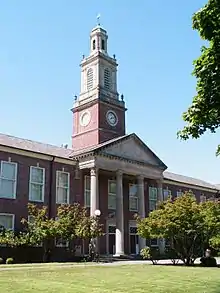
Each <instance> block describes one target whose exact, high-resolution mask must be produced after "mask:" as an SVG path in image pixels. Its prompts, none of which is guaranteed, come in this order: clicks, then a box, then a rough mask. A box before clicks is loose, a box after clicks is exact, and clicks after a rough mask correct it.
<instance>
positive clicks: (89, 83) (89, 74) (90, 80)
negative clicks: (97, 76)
mask: <svg viewBox="0 0 220 293" xmlns="http://www.w3.org/2000/svg"><path fill="white" fill-rule="evenodd" d="M92 88H93V70H92V68H89V69H88V71H87V90H88V91H90V90H92Z"/></svg>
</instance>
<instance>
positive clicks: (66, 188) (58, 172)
mask: <svg viewBox="0 0 220 293" xmlns="http://www.w3.org/2000/svg"><path fill="white" fill-rule="evenodd" d="M60 174H67V182H68V187H63V186H58V181H59V180H58V178H59V175H60ZM59 188H62V189H65V190H67V202H59V201H58V189H59ZM69 202H70V173H69V172H65V171H60V170H57V171H56V203H57V204H69Z"/></svg>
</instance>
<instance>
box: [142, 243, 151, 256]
mask: <svg viewBox="0 0 220 293" xmlns="http://www.w3.org/2000/svg"><path fill="white" fill-rule="evenodd" d="M140 254H141V256H142V258H143V259H151V254H150V247H148V246H146V247H145V248H143V249H141V251H140Z"/></svg>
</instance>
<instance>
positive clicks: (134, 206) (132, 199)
mask: <svg viewBox="0 0 220 293" xmlns="http://www.w3.org/2000/svg"><path fill="white" fill-rule="evenodd" d="M129 209H130V211H134V212H137V211H138V190H137V185H136V184H130V185H129Z"/></svg>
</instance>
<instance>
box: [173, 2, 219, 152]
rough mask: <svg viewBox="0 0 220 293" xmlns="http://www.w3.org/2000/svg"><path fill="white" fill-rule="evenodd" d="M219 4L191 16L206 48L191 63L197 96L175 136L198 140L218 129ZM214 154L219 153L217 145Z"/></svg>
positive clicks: (211, 4) (210, 5)
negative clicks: (206, 44)
mask: <svg viewBox="0 0 220 293" xmlns="http://www.w3.org/2000/svg"><path fill="white" fill-rule="evenodd" d="M219 24H220V2H219V0H209V1H208V3H207V4H206V5H205V6H204V7H203V8H202V9H200V10H199V11H198V12H197V13H195V14H194V15H193V29H195V30H197V31H198V32H199V35H200V37H201V38H202V39H203V40H205V41H207V42H208V44H209V46H208V47H206V46H203V47H202V49H201V56H200V57H199V58H198V59H197V60H195V61H194V70H193V75H194V76H195V77H196V79H197V94H196V96H195V97H194V98H193V101H192V105H191V106H190V107H189V108H188V110H187V111H186V112H184V113H183V120H184V121H185V122H186V126H185V127H184V128H183V129H182V130H181V131H179V132H178V137H179V138H181V139H183V140H187V139H189V138H190V137H192V138H196V139H197V138H199V137H200V136H201V135H202V134H204V133H205V132H206V131H210V132H211V133H215V132H216V130H217V128H219V126H220V66H219V64H220V25H219ZM216 154H217V155H219V154H220V146H218V149H217V152H216Z"/></svg>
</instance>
